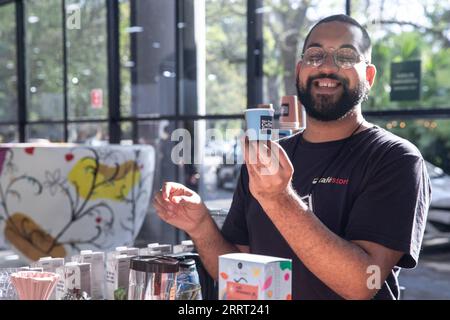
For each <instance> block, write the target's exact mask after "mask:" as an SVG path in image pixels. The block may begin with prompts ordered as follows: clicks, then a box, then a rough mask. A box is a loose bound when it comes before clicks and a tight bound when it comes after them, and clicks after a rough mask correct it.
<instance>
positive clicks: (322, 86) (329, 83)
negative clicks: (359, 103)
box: [313, 78, 342, 92]
mask: <svg viewBox="0 0 450 320" xmlns="http://www.w3.org/2000/svg"><path fill="white" fill-rule="evenodd" d="M313 85H314V88H316V89H319V90H320V91H327V92H328V91H334V90H335V89H337V88H339V87H341V86H342V83H341V82H340V81H337V80H334V79H330V78H321V79H317V80H314V81H313Z"/></svg>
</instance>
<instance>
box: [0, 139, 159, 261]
mask: <svg viewBox="0 0 450 320" xmlns="http://www.w3.org/2000/svg"><path fill="white" fill-rule="evenodd" d="M63 150H66V149H63ZM67 150H68V149H67ZM67 150H66V151H67ZM14 152H24V153H25V154H26V156H27V157H30V158H32V157H33V156H34V155H37V154H38V153H39V152H40V149H39V148H34V147H33V148H24V149H22V150H21V149H19V148H14V149H5V148H0V175H4V174H5V170H8V174H9V175H8V177H9V180H8V179H1V180H0V208H1V210H0V223H2V221H3V223H2V224H4V225H5V229H4V235H5V238H6V239H7V240H8V241H9V242H10V243H11V244H13V245H14V246H15V247H16V249H18V250H19V251H21V252H22V253H23V254H25V255H26V256H27V257H28V258H30V259H32V260H37V259H39V258H40V257H42V256H48V255H51V256H54V257H64V256H65V255H66V250H65V248H66V246H69V247H70V248H71V250H75V251H80V250H81V249H83V248H86V245H88V246H89V247H94V248H97V249H105V248H109V247H111V246H112V245H113V243H114V241H117V236H116V233H117V232H119V233H121V234H123V232H129V234H130V236H129V237H127V238H129V239H133V238H134V237H135V236H136V235H137V232H138V231H139V230H138V228H139V227H140V223H142V221H143V217H144V216H145V214H146V209H147V204H145V205H139V206H138V205H137V204H138V201H140V199H141V198H142V197H143V198H144V199H142V200H143V201H145V202H148V201H146V199H147V198H149V197H150V192H151V190H149V186H148V184H147V183H146V182H147V180H148V179H150V180H151V178H152V177H151V175H152V174H153V172H149V173H146V175H145V176H144V173H143V172H144V171H143V170H142V168H143V166H144V164H143V163H140V161H142V160H141V159H140V153H141V150H139V149H134V150H132V155H133V157H132V159H129V157H130V152H127V153H124V152H121V150H120V149H117V148H116V149H114V148H108V147H103V148H100V149H94V148H91V147H81V146H80V147H75V148H72V149H70V150H69V151H68V152H66V153H65V154H64V155H63V156H62V159H61V161H63V163H65V164H66V165H67V164H69V165H70V170H69V172H68V173H64V174H63V172H62V171H61V169H59V168H56V169H47V170H45V172H44V173H43V177H41V178H40V179H42V180H40V179H39V178H36V177H34V176H33V172H36V171H33V170H28V173H24V174H22V175H17V176H15V175H16V174H17V172H18V170H17V168H14V167H12V166H11V163H12V159H13V158H14ZM36 165H38V164H36ZM21 169H23V168H21ZM25 171H27V170H25ZM30 172H31V173H30ZM30 188H31V190H32V192H33V196H35V197H37V199H41V198H42V199H44V198H45V199H46V200H45V201H50V202H51V201H52V199H53V198H54V199H55V203H58V204H59V203H60V202H58V201H61V199H66V203H65V205H64V208H61V205H60V206H59V207H57V208H55V209H56V211H55V212H54V213H52V214H53V215H54V219H55V221H56V220H57V222H58V223H50V225H51V228H52V229H50V226H48V225H46V224H43V225H39V223H38V222H37V221H36V220H34V219H32V218H31V216H33V215H32V214H31V213H30V212H11V209H10V207H11V206H10V205H9V204H10V203H11V202H14V203H15V204H16V203H19V204H23V202H24V201H26V199H28V198H27V197H28V196H29V194H26V193H25V192H24V191H23V190H30ZM48 198H50V199H49V200H47V199H48ZM147 200H148V199H147ZM42 201H44V200H42ZM114 203H120V204H123V205H126V208H128V209H126V212H122V211H124V210H122V211H121V212H114V208H115V206H116V205H115V204H114ZM60 211H63V212H60ZM116 219H118V221H116ZM55 225H57V226H58V227H55ZM44 227H45V228H44ZM77 228H78V229H77ZM80 228H82V229H83V230H82V231H85V232H78V233H77V232H75V231H74V230H81V229H80ZM86 234H89V236H86Z"/></svg>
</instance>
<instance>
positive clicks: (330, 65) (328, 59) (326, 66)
mask: <svg viewBox="0 0 450 320" xmlns="http://www.w3.org/2000/svg"><path fill="white" fill-rule="evenodd" d="M319 69H321V70H323V71H324V72H326V71H328V70H330V71H337V70H339V67H338V66H337V65H336V63H335V62H334V57H333V54H332V53H330V52H328V53H327V54H326V56H325V58H324V60H323V63H322V64H321V65H320V66H319Z"/></svg>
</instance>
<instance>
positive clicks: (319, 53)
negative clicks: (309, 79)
mask: <svg viewBox="0 0 450 320" xmlns="http://www.w3.org/2000/svg"><path fill="white" fill-rule="evenodd" d="M326 55H327V53H326V52H325V50H323V49H322V48H309V49H308V50H306V52H305V53H304V55H303V60H304V61H305V63H306V65H308V66H314V67H319V66H321V65H322V64H323V62H324V61H325V58H326ZM333 56H334V61H335V63H336V65H337V66H338V67H339V68H343V69H349V68H352V67H353V66H354V65H355V64H357V63H359V62H360V56H359V55H358V53H357V52H355V50H353V49H350V48H341V49H338V50H336V51H334V52H333Z"/></svg>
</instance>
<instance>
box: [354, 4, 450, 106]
mask: <svg viewBox="0 0 450 320" xmlns="http://www.w3.org/2000/svg"><path fill="white" fill-rule="evenodd" d="M449 12H450V2H448V1H438V0H428V1H423V0H396V1H390V2H386V1H381V0H370V1H365V0H364V1H362V0H361V1H357V0H356V1H354V2H352V13H353V16H354V17H355V18H356V19H358V21H359V22H360V23H362V24H365V25H366V26H367V28H368V31H369V34H370V35H371V38H372V42H373V52H372V61H373V63H374V64H375V65H376V66H377V69H378V74H377V78H376V79H375V84H374V87H373V88H372V93H371V97H370V99H369V101H368V103H366V107H365V110H383V109H384V110H386V109H410V108H421V109H428V108H443V107H446V108H449V107H450V104H449V99H450V82H449V81H448V79H449V78H450V40H449V35H450V15H449ZM411 60H412V61H414V60H420V61H421V71H422V77H421V88H420V94H421V98H420V100H417V99H414V98H411V99H409V100H405V101H391V98H390V92H391V89H392V87H391V75H392V72H391V71H392V70H391V63H395V62H405V61H411Z"/></svg>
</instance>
